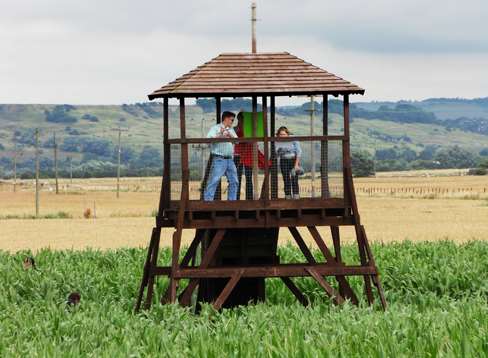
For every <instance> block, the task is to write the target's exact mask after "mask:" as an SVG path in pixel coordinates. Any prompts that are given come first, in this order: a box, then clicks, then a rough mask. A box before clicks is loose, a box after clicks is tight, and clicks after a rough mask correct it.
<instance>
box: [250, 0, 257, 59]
mask: <svg viewBox="0 0 488 358" xmlns="http://www.w3.org/2000/svg"><path fill="white" fill-rule="evenodd" d="M251 12H252V17H251V24H252V53H256V2H255V1H253V2H252V4H251Z"/></svg>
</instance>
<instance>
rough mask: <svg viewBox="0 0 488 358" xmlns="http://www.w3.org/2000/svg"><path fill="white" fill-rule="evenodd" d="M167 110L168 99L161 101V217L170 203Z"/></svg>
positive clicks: (169, 150)
mask: <svg viewBox="0 0 488 358" xmlns="http://www.w3.org/2000/svg"><path fill="white" fill-rule="evenodd" d="M168 119H169V108H168V98H167V97H165V98H164V99H163V148H164V149H163V152H164V153H163V155H164V157H163V178H162V179H163V180H162V183H161V196H160V199H159V211H158V215H162V214H163V211H164V209H167V208H168V207H169V203H170V201H171V144H169V143H168V140H169V127H168V122H169V121H168Z"/></svg>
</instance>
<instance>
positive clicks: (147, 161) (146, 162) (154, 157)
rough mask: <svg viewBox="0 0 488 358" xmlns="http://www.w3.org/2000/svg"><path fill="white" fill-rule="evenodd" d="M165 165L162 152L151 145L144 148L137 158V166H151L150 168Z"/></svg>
mask: <svg viewBox="0 0 488 358" xmlns="http://www.w3.org/2000/svg"><path fill="white" fill-rule="evenodd" d="M162 165H163V161H162V159H161V152H160V151H159V150H158V149H156V148H154V147H151V146H149V145H146V146H144V148H142V151H141V153H140V154H139V158H138V160H137V163H136V166H137V167H139V168H144V167H149V168H159V167H161V166H162Z"/></svg>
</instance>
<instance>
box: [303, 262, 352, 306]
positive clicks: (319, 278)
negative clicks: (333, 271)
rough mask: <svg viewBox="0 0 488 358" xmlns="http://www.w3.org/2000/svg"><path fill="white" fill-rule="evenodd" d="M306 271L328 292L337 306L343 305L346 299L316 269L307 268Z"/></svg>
mask: <svg viewBox="0 0 488 358" xmlns="http://www.w3.org/2000/svg"><path fill="white" fill-rule="evenodd" d="M306 270H307V271H308V273H309V274H310V276H312V277H313V278H314V279H315V281H317V282H318V284H319V285H320V286H322V288H323V289H324V290H325V292H327V294H328V295H329V297H331V298H332V301H333V302H334V303H335V304H343V303H344V298H343V297H342V296H341V295H340V294H339V292H337V291H336V290H335V289H334V288H333V287H332V286H331V285H330V284H329V283H328V282H327V281H326V280H325V279H324V278H323V277H322V275H321V274H320V273H319V272H318V271H317V270H316V269H315V268H314V267H307V268H306Z"/></svg>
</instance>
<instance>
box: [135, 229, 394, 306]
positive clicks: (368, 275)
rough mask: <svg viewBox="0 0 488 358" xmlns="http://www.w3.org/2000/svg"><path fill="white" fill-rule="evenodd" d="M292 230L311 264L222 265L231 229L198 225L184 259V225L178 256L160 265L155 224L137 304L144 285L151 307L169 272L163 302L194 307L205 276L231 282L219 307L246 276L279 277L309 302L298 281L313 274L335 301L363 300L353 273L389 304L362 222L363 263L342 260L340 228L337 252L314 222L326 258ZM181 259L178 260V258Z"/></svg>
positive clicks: (216, 296) (214, 298) (216, 297)
mask: <svg viewBox="0 0 488 358" xmlns="http://www.w3.org/2000/svg"><path fill="white" fill-rule="evenodd" d="M288 229H289V231H290V233H291V234H292V236H293V238H294V240H295V242H296V244H297V245H298V247H299V249H300V251H301V252H302V253H303V255H304V258H305V259H306V262H305V263H293V264H279V263H278V262H275V263H274V264H272V265H252V266H218V265H216V264H215V262H216V261H215V260H216V257H217V256H218V254H217V253H218V250H219V248H220V247H221V244H222V242H223V241H224V238H225V237H226V235H225V234H226V230H224V229H219V230H197V231H196V235H195V237H194V239H193V241H192V242H191V244H190V246H189V248H188V250H187V251H186V253H185V255H184V256H183V258H182V259H181V261H179V260H178V258H179V255H180V252H179V244H178V241H179V240H180V239H181V238H178V236H180V235H181V234H180V233H179V232H178V230H176V231H175V233H174V235H173V248H174V249H175V251H174V252H173V253H175V252H176V254H177V255H173V256H172V264H171V266H167V267H160V266H158V265H157V256H158V254H157V251H158V249H159V240H160V234H161V228H157V227H156V228H154V229H153V234H152V236H151V241H150V244H149V248H148V254H147V258H146V263H145V265H144V274H143V278H142V282H141V287H140V290H139V296H138V300H137V303H136V311H138V310H139V309H140V307H141V302H142V300H143V293H144V290H145V289H147V294H146V299H145V301H144V302H145V303H144V308H146V309H147V308H149V307H150V306H151V303H152V301H153V294H154V289H153V287H154V285H155V279H156V276H158V275H166V276H168V277H169V278H170V280H169V285H168V287H167V289H166V290H165V292H164V293H163V294H162V296H161V303H176V302H178V303H179V304H181V305H182V306H190V305H191V302H192V300H191V298H192V296H193V294H194V292H195V289H196V288H197V287H198V286H199V284H200V283H201V282H202V279H204V280H209V279H225V280H227V281H226V283H225V284H224V285H223V286H222V287H221V289H220V290H217V291H214V292H213V294H210V296H208V297H207V298H210V302H211V303H212V304H213V306H214V307H215V308H216V309H220V308H222V307H223V306H224V304H225V303H226V301H227V300H228V299H229V297H230V296H231V294H232V292H233V290H234V289H235V288H236V286H238V283H239V281H240V280H241V279H243V278H250V277H263V278H266V277H279V278H280V279H281V280H282V281H283V283H284V284H285V285H286V287H287V288H288V289H289V290H290V291H291V292H292V294H293V295H294V296H295V297H296V298H297V299H298V300H299V302H301V303H302V304H304V305H308V304H309V302H310V301H309V299H308V298H307V297H306V295H305V294H304V293H303V292H302V291H301V290H300V288H299V287H297V286H296V285H295V284H294V282H293V281H292V278H293V277H311V278H312V279H314V280H315V281H316V282H317V284H318V285H319V286H320V287H322V288H323V289H324V292H325V293H326V295H327V296H329V298H330V299H331V300H332V302H333V303H335V304H343V303H344V302H345V301H346V300H349V301H350V302H351V303H353V304H355V305H357V304H358V303H359V301H360V300H359V298H358V296H357V294H356V293H355V292H354V290H353V288H352V287H351V285H350V284H349V282H348V280H347V276H358V275H359V276H363V278H364V290H365V294H366V298H367V301H368V303H369V304H373V302H374V295H373V289H372V285H374V287H375V288H376V289H377V292H378V296H379V298H380V302H381V305H382V307H383V309H386V301H385V297H384V293H383V289H382V287H381V282H380V279H379V274H378V270H377V267H376V265H375V261H374V258H373V255H372V252H371V249H370V247H369V243H368V240H367V237H366V232H365V230H364V227H363V226H362V225H360V226H359V229H358V232H357V233H358V237H357V244H358V249H359V254H360V255H359V256H360V259H361V264H360V265H355V266H351V265H346V264H345V263H344V262H342V258H341V251H340V236H339V228H338V227H331V237H332V241H333V245H334V254H333V253H332V252H331V251H330V249H329V248H328V246H327V244H326V243H325V241H324V239H323V237H322V235H321V234H320V232H319V230H318V229H317V227H315V226H308V227H307V229H308V232H309V234H310V236H311V238H312V239H313V241H314V243H315V244H316V246H317V248H318V249H319V251H320V252H321V253H322V255H323V257H324V259H325V261H324V262H319V261H317V259H316V258H315V257H314V255H313V253H312V251H311V250H310V249H309V247H308V246H307V244H306V242H305V240H304V238H303V236H302V234H301V233H300V231H299V230H298V229H297V228H296V227H289V228H288ZM203 241H207V242H208V243H209V244H208V246H207V247H206V248H205V249H204V250H202V259H201V262H200V264H199V265H198V266H190V265H189V264H190V262H191V261H192V258H194V257H195V256H196V253H197V249H198V247H199V246H200V245H202V243H203ZM175 258H176V261H173V260H175ZM327 277H334V278H335V280H336V281H337V286H338V290H337V289H336V288H334V285H332V284H331V283H330V282H329V281H328V280H327ZM182 278H187V279H189V281H188V284H187V285H186V287H183V288H181V289H180V290H179V295H178V292H177V291H178V282H179V280H181V279H182Z"/></svg>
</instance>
